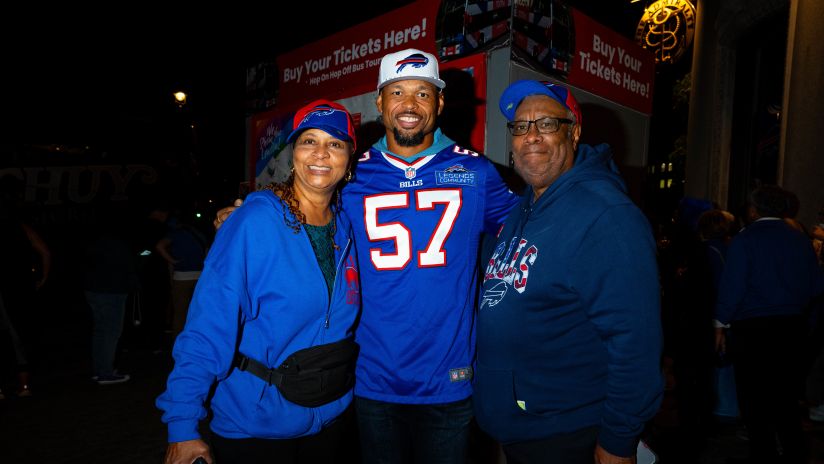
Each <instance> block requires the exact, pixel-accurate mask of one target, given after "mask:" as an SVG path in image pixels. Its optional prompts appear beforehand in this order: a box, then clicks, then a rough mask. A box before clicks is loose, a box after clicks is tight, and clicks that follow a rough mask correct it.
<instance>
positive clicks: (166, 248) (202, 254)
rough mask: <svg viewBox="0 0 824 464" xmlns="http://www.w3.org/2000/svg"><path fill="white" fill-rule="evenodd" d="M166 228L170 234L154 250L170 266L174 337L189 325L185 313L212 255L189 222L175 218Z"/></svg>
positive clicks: (207, 240)
mask: <svg viewBox="0 0 824 464" xmlns="http://www.w3.org/2000/svg"><path fill="white" fill-rule="evenodd" d="M166 224H167V225H168V226H169V232H168V233H167V234H166V236H164V237H163V238H162V239H160V241H159V242H157V244H156V245H155V250H157V252H158V254H159V255H160V256H162V257H163V259H165V260H166V262H167V263H168V264H169V275H170V276H171V279H172V280H171V285H170V292H171V304H172V321H171V328H172V334H173V336H175V337H176V336H177V335H178V334H179V333H180V332H181V331H182V330H183V325H184V324H185V323H186V312H187V311H188V309H189V303H190V302H191V301H192V295H194V292H195V286H196V285H197V280H198V279H199V278H200V274H201V271H203V261H204V260H205V259H206V253H207V252H208V251H209V246H210V243H209V239H208V238H207V237H206V236H205V235H204V234H203V233H202V232H200V231H199V230H197V228H196V227H194V226H193V225H192V224H189V222H188V220H187V218H186V217H185V216H184V217H178V216H172V217H170V218H169V219H168V220H167V221H166Z"/></svg>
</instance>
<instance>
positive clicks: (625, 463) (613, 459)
mask: <svg viewBox="0 0 824 464" xmlns="http://www.w3.org/2000/svg"><path fill="white" fill-rule="evenodd" d="M635 463H636V459H635V456H630V457H626V458H623V457H621V456H616V455H614V454H610V453H609V451H607V450H605V449H603V448H601V445H595V464H635Z"/></svg>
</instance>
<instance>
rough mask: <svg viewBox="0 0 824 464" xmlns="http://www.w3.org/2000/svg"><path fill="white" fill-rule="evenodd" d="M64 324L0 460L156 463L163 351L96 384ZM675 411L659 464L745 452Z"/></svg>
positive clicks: (1, 445)
mask: <svg viewBox="0 0 824 464" xmlns="http://www.w3.org/2000/svg"><path fill="white" fill-rule="evenodd" d="M64 319H65V320H51V321H49V324H50V325H49V326H47V327H45V328H44V333H43V334H42V336H43V337H42V340H45V342H43V341H41V347H40V348H41V351H42V353H40V361H39V362H38V363H37V364H36V368H35V369H34V373H33V377H32V384H33V391H34V396H33V397H31V398H17V397H16V396H15V395H14V392H13V391H11V389H10V388H8V387H7V386H6V385H4V388H3V392H4V393H5V394H6V396H7V398H6V399H5V400H0V463H2V464H29V463H32V464H34V463H38V464H42V463H49V464H54V463H78V464H94V463H101V464H104V463H105V464H132V463H134V464H137V463H140V464H145V463H161V462H162V460H163V455H164V452H165V447H166V432H165V427H164V426H163V424H162V423H161V422H160V411H158V410H157V409H156V408H155V406H154V400H155V398H156V397H157V396H158V395H159V394H160V393H161V392H162V391H163V389H164V384H165V380H166V376H167V374H168V372H169V370H170V369H171V367H172V360H171V356H170V353H169V352H161V353H158V354H154V353H153V352H152V351H150V350H148V349H130V350H128V351H125V352H123V353H121V355H120V360H119V362H118V366H119V368H120V370H121V371H122V372H126V373H128V374H130V375H131V380H130V381H129V382H126V383H122V384H116V385H107V386H101V385H97V384H96V383H94V382H92V381H91V380H90V375H91V374H90V372H89V360H88V350H89V348H88V343H89V342H88V338H89V336H88V330H89V328H88V326H87V325H86V324H87V322H88V321H86V320H84V319H82V318H79V319H78V318H72V317H71V316H66V317H64ZM46 366H47V367H48V368H47V369H45V368H44V367H46ZM675 406H676V405H675V404H674V402H673V399H672V398H671V395H667V396H666V397H665V401H664V405H663V406H662V408H661V411H660V413H659V415H658V416H657V417H656V419H655V420H654V421H653V422H652V424H651V427H650V434H649V437H648V438H649V439H648V443H649V445H650V447H651V448H652V449H653V450H654V451H655V452H656V453H657V454H658V455H659V458H660V460H659V463H660V464H678V463H685V464H723V463H724V462H725V459H726V457H741V456H744V455H745V454H746V448H747V443H746V441H745V439H744V438H745V436H746V434H745V433H743V430H742V428H741V427H739V426H736V425H734V424H721V425H719V426H718V428H717V429H716V430H713V431H710V432H709V434H708V435H709V438H708V440H707V442H706V447H705V449H704V450H691V449H690V443H686V442H685V440H684V437H681V436H679V431H678V428H677V420H676V419H677V410H676V408H675ZM805 427H806V429H807V435H808V437H809V440H810V443H811V448H812V456H813V457H814V458H815V459H811V461H810V462H811V463H824V424H820V423H812V422H809V421H807V422H806V423H805ZM689 451H695V453H690V452H689ZM473 454H478V450H476V452H475V453H473ZM696 454H697V456H695V457H692V458H691V457H689V456H692V455H696ZM481 462H483V463H486V462H490V463H492V462H495V457H492V456H490V457H489V458H487V457H485V456H479V457H476V459H475V462H474V463H473V464H480V463H481Z"/></svg>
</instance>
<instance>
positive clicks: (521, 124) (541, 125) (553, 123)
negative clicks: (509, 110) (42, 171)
mask: <svg viewBox="0 0 824 464" xmlns="http://www.w3.org/2000/svg"><path fill="white" fill-rule="evenodd" d="M572 122H573V121H572V120H571V119H565V118H541V119H536V120H534V121H512V122H508V123H506V127H508V128H509V133H510V134H512V135H526V134H527V132H529V127H530V126H531V125H532V124H535V127H536V128H538V133H539V134H552V133H554V132H558V129H560V128H561V124H572Z"/></svg>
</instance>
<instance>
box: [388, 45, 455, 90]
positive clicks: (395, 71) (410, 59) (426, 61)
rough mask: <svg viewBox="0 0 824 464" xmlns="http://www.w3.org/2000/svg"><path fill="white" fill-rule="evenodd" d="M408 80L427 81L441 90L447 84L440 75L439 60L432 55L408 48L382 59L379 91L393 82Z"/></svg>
mask: <svg viewBox="0 0 824 464" xmlns="http://www.w3.org/2000/svg"><path fill="white" fill-rule="evenodd" d="M406 79H419V80H422V81H427V82H429V83H431V84H432V85H434V86H435V87H437V88H439V89H443V88H444V87H446V82H444V81H442V80H441V78H440V76H439V75H438V59H437V58H435V55H432V54H431V53H426V52H424V51H421V50H417V49H414V48H407V49H406V50H401V51H399V52H395V53H389V54H388V55H386V56H384V57H383V58H382V59H381V72H380V75H379V76H378V90H380V89H382V88H383V87H384V86H385V85H387V84H391V83H392V82H395V81H402V80H406Z"/></svg>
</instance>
